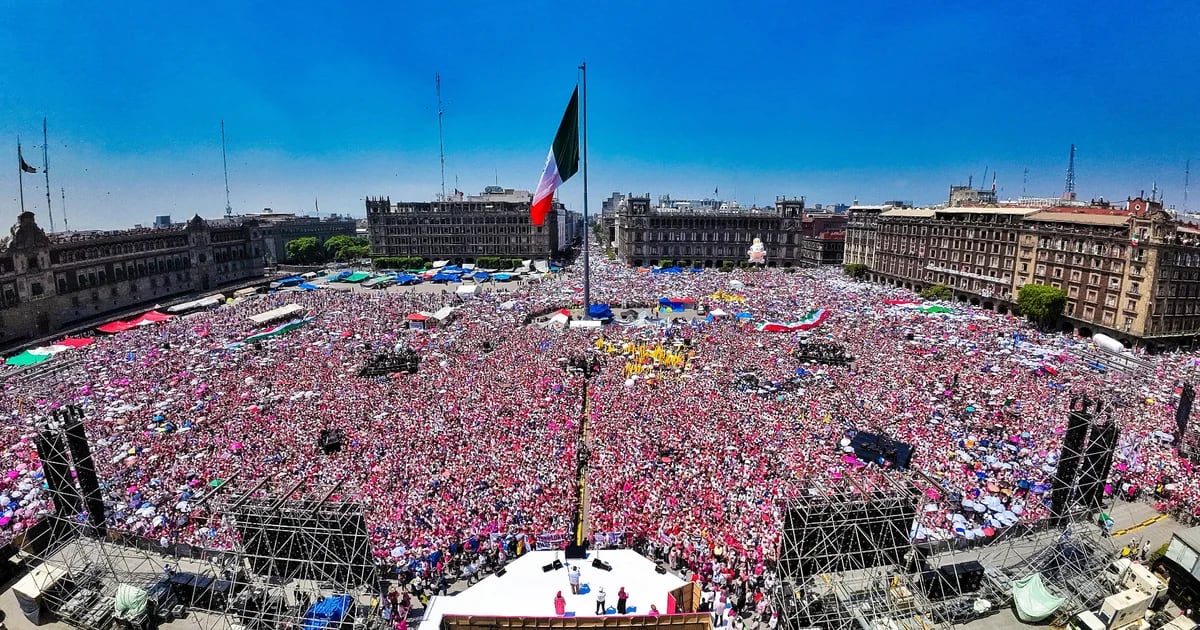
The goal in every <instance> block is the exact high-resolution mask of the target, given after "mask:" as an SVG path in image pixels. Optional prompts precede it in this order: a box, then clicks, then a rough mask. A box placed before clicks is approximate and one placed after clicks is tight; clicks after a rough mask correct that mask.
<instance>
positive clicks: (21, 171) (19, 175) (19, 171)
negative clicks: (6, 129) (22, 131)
mask: <svg viewBox="0 0 1200 630" xmlns="http://www.w3.org/2000/svg"><path fill="white" fill-rule="evenodd" d="M24 161H25V158H24V157H22V156H21V136H17V182H19V183H18V184H17V185H18V186H19V187H20V188H21V214H25V169H23V168H21V167H22V166H24V164H22V162H24Z"/></svg>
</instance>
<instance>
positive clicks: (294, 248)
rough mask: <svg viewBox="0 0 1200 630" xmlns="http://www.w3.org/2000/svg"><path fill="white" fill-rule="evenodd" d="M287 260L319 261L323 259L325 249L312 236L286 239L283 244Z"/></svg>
mask: <svg viewBox="0 0 1200 630" xmlns="http://www.w3.org/2000/svg"><path fill="white" fill-rule="evenodd" d="M284 251H285V252H286V253H287V257H288V260H290V261H292V262H297V263H302V264H304V263H319V262H324V261H325V250H323V249H322V248H321V242H320V241H318V240H317V239H316V237H314V236H305V237H303V238H298V239H295V240H292V241H288V242H287V245H285V246H284Z"/></svg>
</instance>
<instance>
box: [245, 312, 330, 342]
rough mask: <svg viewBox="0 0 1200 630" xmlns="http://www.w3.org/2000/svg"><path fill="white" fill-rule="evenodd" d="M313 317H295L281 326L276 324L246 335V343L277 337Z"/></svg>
mask: <svg viewBox="0 0 1200 630" xmlns="http://www.w3.org/2000/svg"><path fill="white" fill-rule="evenodd" d="M313 319H314V318H312V317H309V318H308V319H294V320H292V321H290V322H288V323H286V324H281V325H279V326H275V327H274V328H268V329H266V330H264V331H262V332H260V333H255V334H253V335H250V336H249V337H246V343H253V342H255V341H262V340H263V339H269V338H271V337H277V336H279V335H282V334H285V333H289V332H292V331H293V330H296V329H297V328H299V327H301V326H303V325H305V324H307V323H308V322H311V321H312V320H313Z"/></svg>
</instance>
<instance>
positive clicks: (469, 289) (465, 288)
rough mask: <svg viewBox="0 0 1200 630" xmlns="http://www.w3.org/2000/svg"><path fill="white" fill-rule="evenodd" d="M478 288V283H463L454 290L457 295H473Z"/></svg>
mask: <svg viewBox="0 0 1200 630" xmlns="http://www.w3.org/2000/svg"><path fill="white" fill-rule="evenodd" d="M478 290H479V285H477V284H464V285H462V286H460V287H458V289H456V290H455V291H454V292H455V293H457V294H459V295H474V294H475V292H476V291H478Z"/></svg>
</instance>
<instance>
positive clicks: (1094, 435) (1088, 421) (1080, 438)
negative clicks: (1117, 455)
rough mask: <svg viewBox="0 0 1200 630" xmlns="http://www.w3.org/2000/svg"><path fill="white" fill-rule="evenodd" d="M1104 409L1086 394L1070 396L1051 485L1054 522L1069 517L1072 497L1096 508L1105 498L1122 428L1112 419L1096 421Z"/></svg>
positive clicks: (1073, 499) (1051, 514) (1052, 517)
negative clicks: (1119, 428) (1065, 423)
mask: <svg viewBox="0 0 1200 630" xmlns="http://www.w3.org/2000/svg"><path fill="white" fill-rule="evenodd" d="M1102 412H1104V406H1103V404H1101V403H1100V401H1097V400H1093V399H1091V398H1088V397H1086V396H1081V397H1075V398H1072V399H1071V403H1070V413H1069V414H1068V415H1067V431H1066V434H1065V435H1064V436H1063V446H1062V451H1061V452H1060V453H1059V457H1058V469H1057V470H1055V472H1054V480H1053V481H1052V482H1051V485H1050V519H1051V522H1052V523H1055V524H1061V523H1062V522H1063V521H1064V520H1065V519H1066V518H1067V512H1068V510H1067V507H1068V506H1069V505H1070V504H1071V503H1072V502H1073V501H1080V502H1082V503H1083V504H1084V505H1085V506H1087V507H1088V508H1091V509H1096V508H1099V507H1100V504H1101V502H1102V501H1103V499H1104V485H1105V483H1106V482H1107V481H1108V474H1109V472H1110V470H1111V469H1112V460H1113V454H1114V451H1115V450H1116V446H1117V437H1118V435H1119V431H1118V429H1117V426H1116V424H1115V423H1113V422H1112V421H1111V420H1102V421H1096V418H1097V416H1099V415H1100V414H1101V413H1102ZM1089 434H1090V438H1089Z"/></svg>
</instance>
